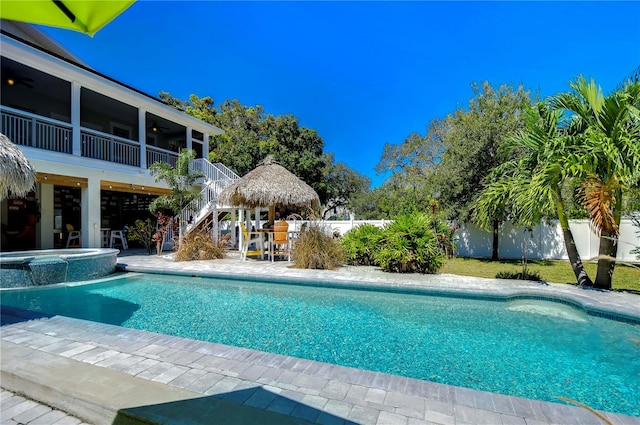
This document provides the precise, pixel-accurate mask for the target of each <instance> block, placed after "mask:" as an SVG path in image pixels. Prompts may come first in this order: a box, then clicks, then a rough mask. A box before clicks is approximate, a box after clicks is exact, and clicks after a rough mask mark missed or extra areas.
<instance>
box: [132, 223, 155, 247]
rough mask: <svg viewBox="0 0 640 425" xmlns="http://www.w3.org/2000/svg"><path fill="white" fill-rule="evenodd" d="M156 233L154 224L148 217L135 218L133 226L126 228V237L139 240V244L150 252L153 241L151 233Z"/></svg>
mask: <svg viewBox="0 0 640 425" xmlns="http://www.w3.org/2000/svg"><path fill="white" fill-rule="evenodd" d="M155 233H156V225H155V223H154V222H153V220H151V219H150V218H148V219H146V220H140V219H138V220H136V221H135V223H133V226H129V227H128V229H127V239H128V240H130V241H136V242H140V244H141V245H142V246H143V247H144V248H145V249H146V250H147V253H148V254H151V252H152V250H153V246H154V244H155V242H154V241H153V235H154V234H155Z"/></svg>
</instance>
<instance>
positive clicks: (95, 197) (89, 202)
mask: <svg viewBox="0 0 640 425" xmlns="http://www.w3.org/2000/svg"><path fill="white" fill-rule="evenodd" d="M80 208H81V214H82V247H83V248H100V247H101V246H102V237H101V235H100V223H101V214H102V211H101V210H100V179H99V178H95V177H94V178H91V177H90V178H89V181H88V185H87V187H85V188H83V189H82V195H81V202H80Z"/></svg>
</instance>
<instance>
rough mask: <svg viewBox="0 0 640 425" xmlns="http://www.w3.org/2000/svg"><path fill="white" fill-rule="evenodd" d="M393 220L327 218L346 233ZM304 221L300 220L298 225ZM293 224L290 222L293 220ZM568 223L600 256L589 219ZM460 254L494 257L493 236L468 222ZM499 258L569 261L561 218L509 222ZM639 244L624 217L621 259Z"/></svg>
mask: <svg viewBox="0 0 640 425" xmlns="http://www.w3.org/2000/svg"><path fill="white" fill-rule="evenodd" d="M389 222H390V220H352V221H325V224H326V225H327V226H328V227H330V228H331V229H332V230H333V231H337V232H339V234H340V235H341V236H344V234H345V233H347V232H348V231H349V230H351V229H352V228H353V227H355V226H358V225H360V224H363V223H369V224H373V225H374V226H378V227H384V225H385V224H386V223H389ZM300 224H301V222H300V221H298V223H297V226H298V227H299V226H300ZM290 225H291V223H290ZM569 226H570V227H571V231H572V233H573V238H574V239H575V242H576V246H577V247H578V253H579V254H580V258H582V260H583V261H588V260H590V259H595V258H596V257H597V256H598V248H599V237H598V236H597V235H596V234H595V233H594V232H593V230H591V227H590V226H589V220H570V223H569ZM455 239H456V246H457V255H458V256H461V257H475V258H491V249H492V247H491V241H492V239H493V238H492V235H491V233H489V232H485V231H482V230H480V229H478V228H477V227H475V226H473V225H472V224H469V225H465V226H463V227H461V228H460V229H458V230H457V231H456V233H455ZM498 246H499V251H498V252H499V255H500V258H505V259H507V258H522V256H523V252H525V251H524V249H525V248H526V255H527V258H529V259H544V260H566V259H568V257H567V251H566V250H565V247H564V239H563V237H562V229H561V228H560V224H559V223H558V221H557V220H556V221H552V222H550V223H549V224H545V223H543V224H541V225H540V226H538V227H536V228H534V229H533V231H531V232H528V231H525V230H524V229H522V228H514V227H513V226H512V225H511V224H510V223H505V224H503V225H502V226H501V227H500V236H499V241H498ZM636 247H640V228H638V227H635V226H633V223H632V222H631V220H626V219H623V220H622V222H621V223H620V238H619V240H618V256H617V259H618V261H625V262H636V263H638V262H640V260H639V259H638V258H637V257H636V254H632V253H631V251H632V250H633V249H635V248H636Z"/></svg>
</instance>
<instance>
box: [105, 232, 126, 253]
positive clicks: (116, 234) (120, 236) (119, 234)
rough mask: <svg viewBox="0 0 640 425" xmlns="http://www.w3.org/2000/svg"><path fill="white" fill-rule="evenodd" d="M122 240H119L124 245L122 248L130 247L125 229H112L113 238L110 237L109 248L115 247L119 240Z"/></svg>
mask: <svg viewBox="0 0 640 425" xmlns="http://www.w3.org/2000/svg"><path fill="white" fill-rule="evenodd" d="M118 239H119V240H120V242H118V243H119V244H120V245H122V249H129V246H128V245H127V238H125V237H124V230H112V231H111V238H110V242H109V248H113V246H114V245H115V244H116V241H117V240H118Z"/></svg>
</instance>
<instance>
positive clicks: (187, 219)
mask: <svg viewBox="0 0 640 425" xmlns="http://www.w3.org/2000/svg"><path fill="white" fill-rule="evenodd" d="M189 168H190V169H191V170H198V171H200V172H202V174H204V182H203V183H202V190H201V191H200V199H196V200H195V201H193V202H192V203H191V204H189V206H188V207H187V208H185V209H184V210H182V220H183V223H187V232H188V231H189V230H191V229H193V228H194V227H195V226H197V225H198V224H199V223H200V222H201V221H202V220H204V219H205V218H206V217H207V216H208V215H209V213H210V212H211V211H213V210H214V209H215V206H216V202H217V200H218V195H219V194H220V192H222V191H223V190H224V189H225V188H227V187H229V186H231V185H232V184H233V183H234V182H235V181H236V180H238V179H239V178H240V177H239V176H238V175H237V174H236V173H234V172H233V171H231V170H230V169H229V168H227V167H226V166H225V165H224V164H221V163H219V162H216V163H213V164H212V163H210V162H209V161H207V160H206V159H204V158H198V159H195V160H193V161H191V163H190V164H189Z"/></svg>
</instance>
